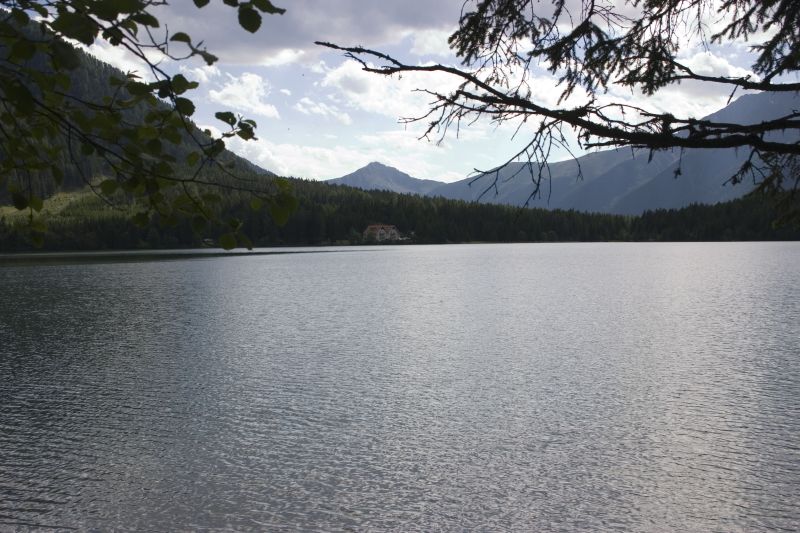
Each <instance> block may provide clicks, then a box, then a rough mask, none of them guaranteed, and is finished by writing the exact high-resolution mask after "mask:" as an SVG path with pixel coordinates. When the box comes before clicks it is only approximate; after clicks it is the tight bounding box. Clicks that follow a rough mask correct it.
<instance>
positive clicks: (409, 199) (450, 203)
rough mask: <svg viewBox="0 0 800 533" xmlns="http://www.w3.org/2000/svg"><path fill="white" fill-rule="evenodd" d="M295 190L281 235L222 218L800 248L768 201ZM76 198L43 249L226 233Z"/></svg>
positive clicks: (2, 222)
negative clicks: (574, 200)
mask: <svg viewBox="0 0 800 533" xmlns="http://www.w3.org/2000/svg"><path fill="white" fill-rule="evenodd" d="M292 183H293V185H294V193H295V196H296V197H297V199H298V201H299V207H298V209H297V210H296V211H295V212H294V213H293V214H292V216H291V217H290V218H289V221H288V222H287V223H286V224H285V225H283V226H279V225H277V224H275V222H274V221H273V220H272V218H271V217H270V216H269V214H268V213H266V212H265V211H264V210H259V211H253V210H251V209H250V208H249V202H250V196H249V195H247V194H244V193H231V194H227V195H225V196H224V197H223V201H222V203H221V204H220V206H219V209H220V211H221V212H224V213H225V214H226V215H232V216H235V217H237V218H239V219H240V220H241V221H242V222H243V227H242V230H243V233H244V234H246V235H247V236H248V237H249V238H250V239H251V240H252V241H253V244H254V245H255V246H294V245H327V244H363V243H364V241H363V238H362V234H363V231H364V229H365V228H366V226H367V225H369V224H374V223H384V224H393V225H395V226H397V228H398V229H399V230H400V232H401V233H403V234H404V235H405V236H406V237H408V239H409V240H408V241H407V242H412V243H418V244H426V243H462V242H541V241H543V242H556V241H561V242H578V241H726V240H797V239H800V229H798V228H797V227H788V226H786V227H777V228H776V227H774V225H773V221H774V220H775V218H776V216H775V211H774V209H773V208H772V207H771V206H772V203H770V201H769V200H767V199H764V198H761V197H748V198H743V199H740V200H736V201H733V202H728V203H724V204H718V205H715V206H702V205H693V206H690V207H687V208H684V209H679V210H658V211H650V212H646V213H644V214H643V215H641V216H638V217H630V216H619V215H607V214H587V213H581V212H577V211H560V210H555V211H548V210H544V209H519V208H514V207H507V206H500V205H487V204H475V203H468V202H463V201H457V200H448V199H443V198H426V197H421V196H414V195H405V194H396V193H391V192H386V191H362V190H359V189H353V188H350V187H345V186H331V185H327V184H324V183H319V182H314V181H306V180H292ZM73 194H74V197H73V198H71V199H70V200H69V201H68V202H67V203H66V205H65V206H64V207H62V208H60V209H59V210H58V211H57V213H55V214H52V215H49V216H48V217H47V225H48V231H47V234H46V237H45V244H44V249H45V250H102V249H137V248H181V247H197V246H203V245H210V244H215V242H216V238H217V237H219V235H220V233H222V232H224V231H226V230H225V228H224V227H220V228H210V229H208V230H207V231H205V232H199V233H198V232H195V231H193V230H192V227H191V224H190V221H189V220H179V221H178V223H177V224H175V225H172V226H164V225H161V224H158V223H157V222H153V223H151V224H150V225H148V226H145V227H139V226H136V225H135V224H134V223H133V222H132V221H131V217H130V213H129V212H127V211H125V210H120V209H112V208H110V207H108V206H107V205H106V204H105V203H104V202H103V201H102V199H100V198H98V197H96V196H94V195H93V194H91V193H85V192H84V193H73ZM12 220H13V222H12ZM31 249H33V248H32V247H31V246H30V244H28V241H27V237H26V228H25V220H24V218H23V217H19V216H17V217H15V218H13V219H9V220H7V219H4V218H0V251H3V252H10V251H23V250H31Z"/></svg>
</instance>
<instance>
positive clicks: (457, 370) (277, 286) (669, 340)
mask: <svg viewBox="0 0 800 533" xmlns="http://www.w3.org/2000/svg"><path fill="white" fill-rule="evenodd" d="M282 251H283V252H286V250H282ZM299 251H303V252H306V253H276V254H262V255H240V256H230V257H227V256H222V257H219V256H208V257H193V256H187V257H180V256H179V255H176V254H173V255H168V256H165V257H152V256H142V257H137V256H136V254H128V255H125V256H122V257H119V256H113V255H111V256H99V257H95V258H92V260H87V259H86V258H85V257H84V256H70V257H67V258H62V259H61V260H59V261H51V262H48V263H46V264H31V263H30V262H12V261H9V260H8V258H5V259H0V264H2V265H4V266H2V267H0V302H1V303H0V306H1V307H0V380H1V382H0V530H9V529H10V530H14V529H19V530H23V531H24V530H27V529H37V530H38V529H46V528H56V529H59V530H62V529H64V530H66V529H71V528H74V529H78V530H86V529H96V530H111V529H114V530H140V531H141V530H159V531H187V530H192V531H195V530H202V531H211V530H239V531H258V530H269V531H282V530H324V531H337V530H359V531H361V530H396V531H413V530H465V529H468V530H491V531H503V530H511V531H576V530H585V531H596V530H625V531H763V530H796V529H797V528H798V527H800V243H686V244H678V243H675V244H645V243H638V244H637V243H619V244H616V243H601V244H519V245H463V246H461V245H459V246H396V247H365V248H321V249H305V250H299Z"/></svg>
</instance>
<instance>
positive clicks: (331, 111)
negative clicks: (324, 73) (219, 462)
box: [294, 98, 353, 126]
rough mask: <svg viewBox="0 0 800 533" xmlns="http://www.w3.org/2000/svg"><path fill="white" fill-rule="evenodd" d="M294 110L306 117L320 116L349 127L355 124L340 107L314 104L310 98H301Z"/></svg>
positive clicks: (320, 103)
mask: <svg viewBox="0 0 800 533" xmlns="http://www.w3.org/2000/svg"><path fill="white" fill-rule="evenodd" d="M294 108H295V109H296V110H298V111H300V112H301V113H303V114H305V115H320V116H323V117H330V118H333V119H336V120H338V121H339V122H341V123H342V124H344V125H345V126H349V125H350V124H352V123H353V120H352V119H351V118H350V115H348V114H347V113H345V112H343V111H340V110H339V108H338V107H336V106H333V105H328V104H326V103H323V102H314V101H313V100H311V99H310V98H301V99H300V101H298V102H297V103H296V104H295V105H294Z"/></svg>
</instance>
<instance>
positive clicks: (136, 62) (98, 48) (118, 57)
mask: <svg viewBox="0 0 800 533" xmlns="http://www.w3.org/2000/svg"><path fill="white" fill-rule="evenodd" d="M76 44H78V45H79V46H80V47H81V48H85V49H86V51H87V52H89V53H90V54H92V55H93V56H94V57H96V58H97V59H99V60H100V61H105V62H106V63H108V64H110V65H113V66H115V67H117V68H118V69H120V70H121V71H122V72H125V73H127V72H134V73H136V75H137V76H139V77H140V78H142V80H144V81H148V82H149V81H154V80H155V77H154V76H153V73H152V72H151V71H150V68H149V67H148V66H147V64H146V63H145V62H144V61H142V60H141V59H139V58H138V57H136V56H135V55H133V54H132V53H130V52H129V51H128V50H127V49H126V48H124V47H122V46H113V45H111V44H110V43H109V42H108V41H106V40H103V39H98V40H97V41H96V42H95V43H94V44H93V45H91V46H89V47H84V46H83V45H81V44H79V43H76ZM148 59H149V60H151V61H152V62H153V63H157V62H159V61H160V62H161V63H162V65H163V64H164V63H168V62H169V61H170V60H169V58H166V57H164V56H163V55H162V54H160V53H150V54H149V55H148Z"/></svg>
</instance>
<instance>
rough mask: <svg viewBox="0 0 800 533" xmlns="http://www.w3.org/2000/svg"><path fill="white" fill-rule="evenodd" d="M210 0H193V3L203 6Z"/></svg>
mask: <svg viewBox="0 0 800 533" xmlns="http://www.w3.org/2000/svg"><path fill="white" fill-rule="evenodd" d="M210 1H211V0H194V5H196V6H197V7H205V6H207V5H208V3H209V2H210Z"/></svg>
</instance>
